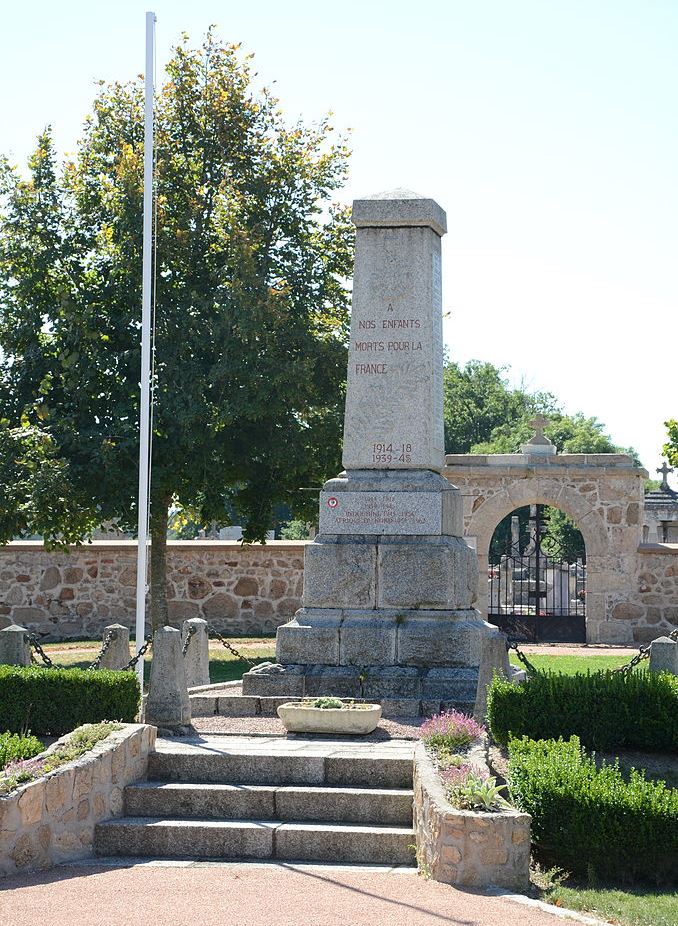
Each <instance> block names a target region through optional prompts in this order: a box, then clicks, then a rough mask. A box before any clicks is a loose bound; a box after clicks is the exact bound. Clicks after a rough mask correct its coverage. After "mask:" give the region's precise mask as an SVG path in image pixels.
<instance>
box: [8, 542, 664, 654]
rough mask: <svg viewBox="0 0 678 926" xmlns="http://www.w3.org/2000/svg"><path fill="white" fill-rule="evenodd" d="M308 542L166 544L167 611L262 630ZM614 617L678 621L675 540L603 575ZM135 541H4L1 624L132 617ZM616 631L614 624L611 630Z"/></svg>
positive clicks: (173, 616)
mask: <svg viewBox="0 0 678 926" xmlns="http://www.w3.org/2000/svg"><path fill="white" fill-rule="evenodd" d="M304 546H305V544H304V543H303V542H302V543H299V542H296V541H294V542H293V541H284V540H283V541H272V542H270V543H267V544H265V545H263V546H261V545H251V546H242V545H241V544H239V543H237V542H231V541H195V542H193V541H183V542H179V541H177V542H175V543H170V544H169V547H168V565H169V570H168V576H169V596H170V599H169V601H170V604H169V609H170V620H171V621H172V623H174V624H175V625H176V626H178V625H179V624H180V623H181V622H182V621H184V620H186V619H187V618H189V617H203V618H205V620H207V621H209V622H210V623H211V624H214V626H215V627H216V628H217V629H218V630H219V631H220V632H222V633H229V634H253V635H254V634H259V633H269V632H272V631H274V630H275V628H276V627H277V626H278V625H279V624H283V623H286V622H287V621H288V620H290V618H291V617H292V616H293V615H294V613H295V611H296V610H297V609H298V608H299V607H301V596H302V588H303V574H304ZM601 583H602V588H603V593H604V596H605V604H606V611H607V615H606V616H607V618H608V621H607V623H606V624H605V625H604V626H607V627H610V628H611V629H614V627H615V625H617V626H618V627H619V631H620V638H621V636H622V635H621V631H622V630H623V631H624V640H628V641H629V642H631V641H635V642H637V643H646V642H648V641H649V640H652V639H654V638H655V637H657V636H661V635H662V634H665V633H668V632H670V631H671V630H673V628H674V627H676V626H678V544H668V543H665V544H642V545H641V546H637V547H636V549H635V552H634V555H633V557H631V556H630V555H629V556H628V558H627V559H626V561H625V563H624V568H623V569H621V568H620V565H617V567H616V569H609V568H608V570H606V572H605V573H604V574H603V575H602V576H601ZM135 584H136V549H135V545H134V544H133V543H131V542H129V541H128V542H127V543H125V542H118V543H115V544H112V543H110V542H107V541H97V542H94V543H93V544H91V545H87V546H84V547H80V548H74V549H73V551H72V552H71V553H64V552H51V553H50V552H46V551H45V550H44V549H43V547H42V545H41V544H39V543H32V542H24V543H21V542H20V543H11V544H8V545H7V546H5V547H0V628H2V627H7V626H8V625H9V624H11V623H17V624H21V625H22V626H24V627H28V629H29V630H33V631H39V632H41V633H49V634H50V635H51V637H52V638H53V639H69V638H77V637H93V638H99V637H100V636H101V634H102V631H103V628H104V627H105V626H106V625H107V624H111V623H114V622H116V621H117V622H120V623H122V624H125V625H126V626H128V627H130V628H132V627H133V626H134V610H135ZM610 637H611V638H614V637H615V634H611V635H610Z"/></svg>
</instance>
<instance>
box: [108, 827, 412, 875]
mask: <svg viewBox="0 0 678 926" xmlns="http://www.w3.org/2000/svg"><path fill="white" fill-rule="evenodd" d="M413 842H414V834H413V832H412V829H411V827H396V826H357V825H349V824H320V823H314V824H312V823H281V822H280V821H275V820H170V819H158V818H155V817H124V818H122V819H121V820H109V821H107V822H105V823H99V824H98V825H97V828H96V833H95V849H96V853H97V855H113V856H120V857H148V858H201V859H277V860H281V861H282V860H284V861H298V862H350V863H354V864H370V865H412V864H413V861H414V859H413V852H412V850H411V849H410V846H411V844H412V843H413Z"/></svg>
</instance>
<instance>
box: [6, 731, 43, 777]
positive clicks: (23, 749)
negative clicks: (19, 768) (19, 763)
mask: <svg viewBox="0 0 678 926" xmlns="http://www.w3.org/2000/svg"><path fill="white" fill-rule="evenodd" d="M44 748H45V747H44V746H43V744H42V743H41V742H40V740H39V739H36V737H35V736H30V735H28V736H21V734H20V733H0V770H2V769H3V768H4V767H5V766H6V765H7V763H8V762H16V760H17V759H32V758H33V756H37V755H38V753H41V752H42V750H43V749H44Z"/></svg>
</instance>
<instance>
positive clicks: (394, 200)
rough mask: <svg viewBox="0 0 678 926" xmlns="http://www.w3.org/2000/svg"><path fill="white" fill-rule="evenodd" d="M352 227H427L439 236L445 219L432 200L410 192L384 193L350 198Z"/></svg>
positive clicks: (440, 209)
mask: <svg viewBox="0 0 678 926" xmlns="http://www.w3.org/2000/svg"><path fill="white" fill-rule="evenodd" d="M353 224H354V225H355V226H356V227H357V228H398V227H403V226H405V227H408V226H409V227H414V228H417V227H428V228H432V229H433V231H434V232H435V233H436V234H437V235H440V236H441V237H442V236H443V235H444V234H445V232H446V231H447V216H446V215H445V210H444V209H442V208H441V207H440V206H439V205H438V203H437V202H436V201H435V200H434V199H428V198H427V197H426V196H420V195H419V193H413V192H412V190H402V189H399V190H387V191H386V192H384V193H375V194H374V195H373V196H365V197H363V198H362V199H354V200H353Z"/></svg>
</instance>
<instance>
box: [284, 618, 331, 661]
mask: <svg viewBox="0 0 678 926" xmlns="http://www.w3.org/2000/svg"><path fill="white" fill-rule="evenodd" d="M301 613H302V612H299V614H301ZM339 626H340V620H339V619H338V618H330V619H328V620H327V621H324V622H322V623H320V622H317V623H315V624H314V625H313V626H311V625H309V624H304V623H299V621H298V620H297V618H296V617H295V618H294V619H293V620H291V621H290V622H289V623H287V624H283V625H282V626H281V627H278V630H277V633H276V645H275V654H276V659H277V660H278V662H280V663H282V664H283V665H285V664H286V663H290V662H292V661H294V663H295V664H299V665H315V664H317V663H326V664H327V665H331V666H336V665H339Z"/></svg>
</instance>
